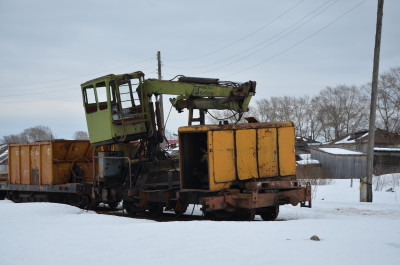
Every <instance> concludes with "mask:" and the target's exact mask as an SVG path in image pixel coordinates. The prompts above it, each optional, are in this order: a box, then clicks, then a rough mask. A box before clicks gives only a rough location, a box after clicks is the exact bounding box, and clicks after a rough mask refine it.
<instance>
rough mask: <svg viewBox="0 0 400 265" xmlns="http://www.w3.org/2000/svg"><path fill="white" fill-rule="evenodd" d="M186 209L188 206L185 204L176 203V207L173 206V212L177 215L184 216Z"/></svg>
mask: <svg viewBox="0 0 400 265" xmlns="http://www.w3.org/2000/svg"><path fill="white" fill-rule="evenodd" d="M187 208H188V205H187V204H184V203H179V202H178V203H177V204H176V206H175V208H174V212H175V213H176V214H177V215H181V214H184V213H185V212H186V211H187Z"/></svg>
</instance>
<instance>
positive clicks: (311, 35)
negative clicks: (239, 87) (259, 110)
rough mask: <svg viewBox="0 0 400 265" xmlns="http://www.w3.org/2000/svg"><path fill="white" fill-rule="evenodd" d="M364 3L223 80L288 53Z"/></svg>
mask: <svg viewBox="0 0 400 265" xmlns="http://www.w3.org/2000/svg"><path fill="white" fill-rule="evenodd" d="M366 1H367V0H363V1H361V2H359V3H358V4H357V5H355V6H353V7H352V8H350V9H349V10H348V11H346V12H345V13H343V14H342V15H340V16H338V17H336V18H335V19H333V20H332V21H331V22H329V23H328V24H326V25H325V26H323V27H322V28H320V29H319V30H317V31H315V32H314V33H312V34H310V35H308V36H307V37H305V38H303V39H302V40H300V41H298V42H296V43H295V44H293V45H291V46H289V47H288V48H286V49H285V50H283V51H281V52H279V53H276V54H274V55H272V56H270V57H268V58H266V59H265V60H263V61H261V62H260V63H257V64H255V65H252V66H250V67H247V68H245V69H243V70H240V71H237V72H234V73H232V74H229V75H226V76H224V78H225V77H229V76H232V75H236V74H239V73H242V72H244V71H247V70H250V69H253V68H254V67H257V66H259V65H262V64H263V63H265V62H267V61H269V60H271V59H273V58H275V57H278V56H280V55H282V54H284V53H286V52H288V51H290V50H291V49H293V48H295V47H296V46H298V45H300V44H301V43H303V42H304V41H306V40H308V39H310V38H312V37H314V36H315V35H317V34H318V33H320V32H321V31H323V30H325V29H326V28H328V27H329V26H330V25H332V24H334V23H335V22H337V21H338V20H339V19H341V18H342V17H344V16H345V15H347V14H348V13H350V12H351V11H353V10H354V9H356V8H358V7H359V6H361V5H362V4H363V3H364V2H366Z"/></svg>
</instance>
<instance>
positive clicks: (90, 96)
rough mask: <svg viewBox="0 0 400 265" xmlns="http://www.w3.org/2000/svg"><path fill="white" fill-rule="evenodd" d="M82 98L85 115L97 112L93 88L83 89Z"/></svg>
mask: <svg viewBox="0 0 400 265" xmlns="http://www.w3.org/2000/svg"><path fill="white" fill-rule="evenodd" d="M83 98H84V100H85V109H86V113H93V112H96V111H97V103H96V95H95V90H94V87H93V86H87V87H84V88H83Z"/></svg>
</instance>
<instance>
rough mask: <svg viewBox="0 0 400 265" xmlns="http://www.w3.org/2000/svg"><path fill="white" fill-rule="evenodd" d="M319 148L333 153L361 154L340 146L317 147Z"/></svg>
mask: <svg viewBox="0 0 400 265" xmlns="http://www.w3.org/2000/svg"><path fill="white" fill-rule="evenodd" d="M319 150H321V151H324V152H325V153H329V154H334V155H363V153H361V152H355V151H350V150H346V149H342V148H319Z"/></svg>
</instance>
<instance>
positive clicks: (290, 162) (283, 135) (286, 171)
mask: <svg viewBox="0 0 400 265" xmlns="http://www.w3.org/2000/svg"><path fill="white" fill-rule="evenodd" d="M294 142H295V137H294V127H285V128H279V129H278V144H279V170H280V175H281V176H289V175H296V156H295V151H294Z"/></svg>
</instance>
